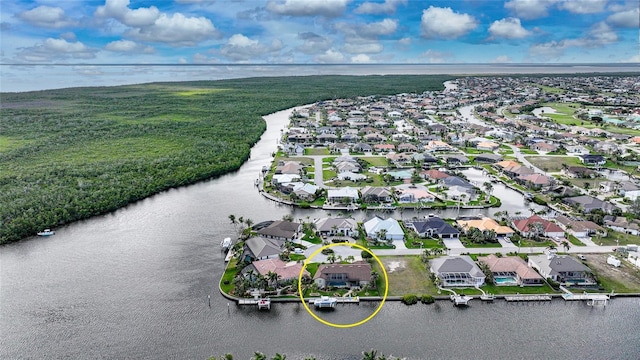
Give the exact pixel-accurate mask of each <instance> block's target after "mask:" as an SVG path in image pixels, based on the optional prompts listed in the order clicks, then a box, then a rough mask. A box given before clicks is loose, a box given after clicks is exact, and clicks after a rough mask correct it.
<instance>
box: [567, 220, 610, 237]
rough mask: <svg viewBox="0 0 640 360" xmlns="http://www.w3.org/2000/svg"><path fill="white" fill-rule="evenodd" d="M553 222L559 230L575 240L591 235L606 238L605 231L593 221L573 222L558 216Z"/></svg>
mask: <svg viewBox="0 0 640 360" xmlns="http://www.w3.org/2000/svg"><path fill="white" fill-rule="evenodd" d="M605 218H606V216H605ZM555 221H556V223H558V225H560V227H561V228H563V229H565V230H566V231H567V232H568V233H570V234H573V236H575V237H577V238H585V237H590V236H593V235H599V236H607V230H606V229H605V228H603V227H602V226H600V225H598V224H596V223H594V222H593V221H588V220H574V219H571V218H569V217H566V216H564V215H558V216H557V217H556V218H555Z"/></svg>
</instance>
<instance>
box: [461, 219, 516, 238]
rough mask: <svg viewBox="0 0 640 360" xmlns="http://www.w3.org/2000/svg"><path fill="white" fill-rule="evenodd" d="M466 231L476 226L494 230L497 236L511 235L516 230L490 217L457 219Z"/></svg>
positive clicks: (483, 229) (481, 228) (481, 229)
mask: <svg viewBox="0 0 640 360" xmlns="http://www.w3.org/2000/svg"><path fill="white" fill-rule="evenodd" d="M457 224H458V226H460V227H461V228H462V229H463V230H464V231H469V229H471V228H476V229H478V230H480V231H485V230H489V231H490V230H493V231H495V232H496V235H497V236H504V237H509V236H511V235H513V233H514V231H513V229H511V228H510V227H508V226H504V225H500V224H499V223H498V222H497V221H495V220H493V219H492V218H489V217H483V218H473V219H460V220H458V221H457Z"/></svg>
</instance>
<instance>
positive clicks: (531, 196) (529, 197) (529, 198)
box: [524, 193, 533, 200]
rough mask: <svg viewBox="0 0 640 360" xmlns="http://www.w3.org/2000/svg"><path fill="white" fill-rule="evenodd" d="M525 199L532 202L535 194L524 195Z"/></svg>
mask: <svg viewBox="0 0 640 360" xmlns="http://www.w3.org/2000/svg"><path fill="white" fill-rule="evenodd" d="M524 198H525V199H527V200H531V199H533V194H532V193H524Z"/></svg>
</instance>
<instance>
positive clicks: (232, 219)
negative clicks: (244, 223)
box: [229, 214, 238, 233]
mask: <svg viewBox="0 0 640 360" xmlns="http://www.w3.org/2000/svg"><path fill="white" fill-rule="evenodd" d="M229 220H230V221H231V223H232V224H233V228H234V229H235V230H236V233H237V232H238V222H237V221H236V216H235V215H233V214H231V215H229Z"/></svg>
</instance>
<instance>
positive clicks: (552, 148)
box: [530, 141, 558, 153]
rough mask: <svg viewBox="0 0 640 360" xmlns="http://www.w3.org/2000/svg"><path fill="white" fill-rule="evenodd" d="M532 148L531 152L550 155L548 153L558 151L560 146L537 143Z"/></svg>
mask: <svg viewBox="0 0 640 360" xmlns="http://www.w3.org/2000/svg"><path fill="white" fill-rule="evenodd" d="M530 147H531V150H535V151H539V152H544V153H548V152H552V151H556V150H558V145H555V144H550V143H546V142H542V141H539V142H536V143H534V144H533V145H531V146H530Z"/></svg>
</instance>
